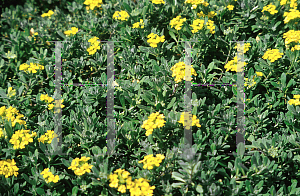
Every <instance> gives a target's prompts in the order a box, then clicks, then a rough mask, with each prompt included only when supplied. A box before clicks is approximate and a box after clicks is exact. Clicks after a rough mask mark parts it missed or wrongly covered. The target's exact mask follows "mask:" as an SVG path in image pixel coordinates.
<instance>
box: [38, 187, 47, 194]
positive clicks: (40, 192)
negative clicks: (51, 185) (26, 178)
mask: <svg viewBox="0 0 300 196" xmlns="http://www.w3.org/2000/svg"><path fill="white" fill-rule="evenodd" d="M36 192H37V194H39V195H45V191H44V189H42V188H37V189H36Z"/></svg>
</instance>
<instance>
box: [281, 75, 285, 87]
mask: <svg viewBox="0 0 300 196" xmlns="http://www.w3.org/2000/svg"><path fill="white" fill-rule="evenodd" d="M280 82H281V84H282V86H283V88H285V86H286V74H285V73H282V74H281V77H280Z"/></svg>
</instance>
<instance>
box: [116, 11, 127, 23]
mask: <svg viewBox="0 0 300 196" xmlns="http://www.w3.org/2000/svg"><path fill="white" fill-rule="evenodd" d="M128 18H129V14H128V13H127V12H126V11H123V10H122V11H116V12H115V13H114V15H113V19H116V20H122V21H127V20H128Z"/></svg>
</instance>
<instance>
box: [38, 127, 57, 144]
mask: <svg viewBox="0 0 300 196" xmlns="http://www.w3.org/2000/svg"><path fill="white" fill-rule="evenodd" d="M54 137H57V134H56V133H54V131H52V130H47V133H45V134H44V135H42V136H41V137H40V138H38V141H39V142H42V143H45V142H47V143H48V144H51V142H52V140H53V138H54ZM57 139H58V138H57Z"/></svg>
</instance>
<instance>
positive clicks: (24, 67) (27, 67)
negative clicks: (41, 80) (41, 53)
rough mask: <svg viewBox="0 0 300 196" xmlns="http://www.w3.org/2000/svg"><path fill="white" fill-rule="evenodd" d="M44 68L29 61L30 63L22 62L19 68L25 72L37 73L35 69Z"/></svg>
mask: <svg viewBox="0 0 300 196" xmlns="http://www.w3.org/2000/svg"><path fill="white" fill-rule="evenodd" d="M39 69H40V70H44V66H43V65H40V64H36V63H30V65H28V64H26V63H23V64H21V65H20V67H19V70H23V71H25V72H26V73H27V72H29V73H31V72H32V73H37V70H39Z"/></svg>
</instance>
